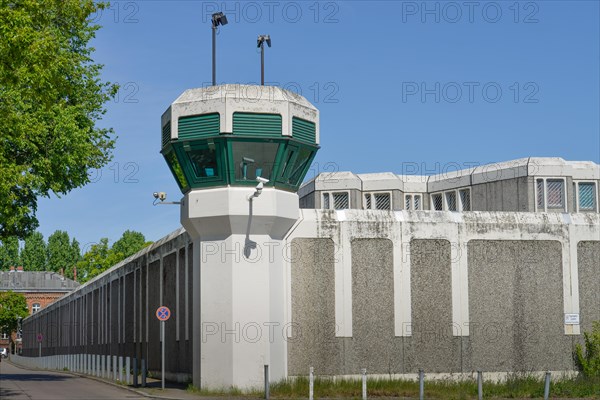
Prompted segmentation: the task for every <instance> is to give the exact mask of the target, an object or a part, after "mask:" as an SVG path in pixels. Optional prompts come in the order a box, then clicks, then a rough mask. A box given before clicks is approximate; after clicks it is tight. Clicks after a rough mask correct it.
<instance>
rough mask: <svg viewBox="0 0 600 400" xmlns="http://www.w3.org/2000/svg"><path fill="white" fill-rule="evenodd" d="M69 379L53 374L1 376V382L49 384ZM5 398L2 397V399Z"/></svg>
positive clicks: (68, 377) (65, 376)
mask: <svg viewBox="0 0 600 400" xmlns="http://www.w3.org/2000/svg"><path fill="white" fill-rule="evenodd" d="M67 379H71V377H70V376H67V375H51V374H44V373H41V374H0V381H3V380H7V381H21V382H22V381H28V382H31V381H49V382H52V381H53V382H58V381H65V380H67ZM3 390H4V389H3ZM2 397H3V396H0V398H2Z"/></svg>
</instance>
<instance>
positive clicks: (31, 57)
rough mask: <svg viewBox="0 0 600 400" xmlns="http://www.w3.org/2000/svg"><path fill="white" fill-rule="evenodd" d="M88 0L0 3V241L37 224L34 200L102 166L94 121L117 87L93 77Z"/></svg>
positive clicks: (100, 131)
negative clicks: (0, 194) (0, 238)
mask: <svg viewBox="0 0 600 400" xmlns="http://www.w3.org/2000/svg"><path fill="white" fill-rule="evenodd" d="M105 6H106V4H105V3H101V2H98V3H96V2H94V1H93V0H46V1H38V0H0V38H1V40H0V115H1V116H2V117H1V118H0V193H2V194H3V195H2V196H0V237H2V238H7V237H10V236H17V237H19V238H24V237H26V236H27V235H28V234H30V233H32V232H33V231H34V230H35V228H36V227H37V226H38V221H37V219H36V215H35V214H36V209H37V199H38V198H39V197H43V196H49V195H50V194H51V193H55V194H57V195H61V194H66V193H68V192H69V191H71V190H72V189H74V188H78V187H81V186H83V185H85V184H87V183H89V176H88V171H89V170H90V169H96V168H101V167H102V166H104V165H105V164H106V163H107V162H108V161H110V158H111V154H112V149H113V147H114V138H113V134H112V130H111V129H105V128H98V127H96V123H97V122H98V120H100V119H101V117H102V115H103V114H104V113H105V111H106V109H105V107H104V104H105V103H106V102H107V101H108V100H110V99H111V98H113V97H114V95H115V94H116V90H117V86H116V85H112V84H110V83H108V82H103V81H102V80H101V79H100V72H101V69H102V65H100V64H97V63H94V61H93V60H92V58H91V55H92V52H93V48H91V47H90V46H89V42H90V40H91V39H92V38H94V37H95V33H96V31H97V29H98V28H99V27H98V26H97V25H94V24H92V23H91V22H90V19H89V16H90V15H91V14H92V13H94V12H96V11H97V10H98V9H102V8H104V7H105Z"/></svg>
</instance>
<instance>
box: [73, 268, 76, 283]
mask: <svg viewBox="0 0 600 400" xmlns="http://www.w3.org/2000/svg"><path fill="white" fill-rule="evenodd" d="M73 280H74V281H75V282H77V267H73Z"/></svg>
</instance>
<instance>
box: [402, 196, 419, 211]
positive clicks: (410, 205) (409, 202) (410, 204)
mask: <svg viewBox="0 0 600 400" xmlns="http://www.w3.org/2000/svg"><path fill="white" fill-rule="evenodd" d="M404 208H405V209H406V210H422V209H423V202H422V201H421V195H420V194H405V195H404Z"/></svg>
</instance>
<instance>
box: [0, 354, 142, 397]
mask: <svg viewBox="0 0 600 400" xmlns="http://www.w3.org/2000/svg"><path fill="white" fill-rule="evenodd" d="M0 399H2V400H26V399H27V400H54V399H56V400H80V399H81V400H83V399H86V400H105V399H119V400H136V399H146V398H145V397H143V396H140V395H137V394H135V393H133V392H130V391H128V390H125V389H119V388H117V387H114V386H111V385H107V384H105V383H102V382H98V381H95V380H93V379H87V378H80V377H77V376H73V375H70V374H63V373H60V372H54V371H52V372H51V371H31V370H27V369H22V368H19V367H16V366H15V365H14V364H11V363H9V362H7V361H6V360H3V361H2V362H0Z"/></svg>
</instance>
